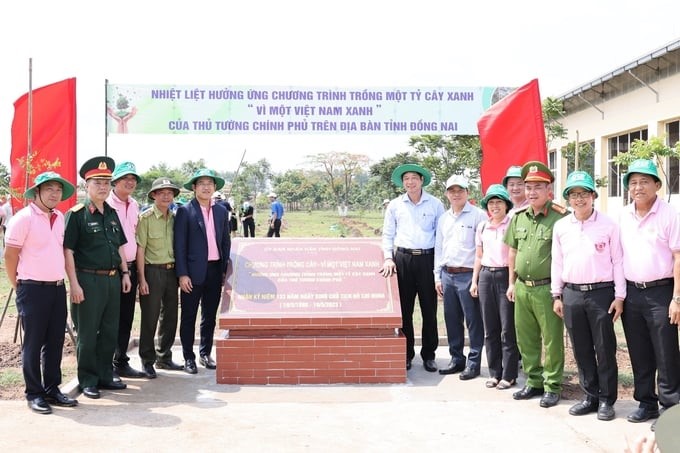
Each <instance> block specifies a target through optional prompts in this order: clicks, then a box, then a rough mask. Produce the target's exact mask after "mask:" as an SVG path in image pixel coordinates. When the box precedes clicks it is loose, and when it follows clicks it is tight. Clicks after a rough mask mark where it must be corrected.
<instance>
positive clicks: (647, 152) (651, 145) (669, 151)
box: [614, 137, 680, 201]
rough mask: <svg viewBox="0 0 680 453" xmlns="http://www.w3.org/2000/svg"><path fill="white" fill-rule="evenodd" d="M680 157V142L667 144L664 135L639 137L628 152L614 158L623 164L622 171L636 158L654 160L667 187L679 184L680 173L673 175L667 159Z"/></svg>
mask: <svg viewBox="0 0 680 453" xmlns="http://www.w3.org/2000/svg"><path fill="white" fill-rule="evenodd" d="M679 158H680V142H678V143H676V144H675V146H673V147H671V146H668V145H667V144H666V141H665V140H664V138H662V137H650V138H649V139H648V140H640V139H637V140H635V141H633V143H632V144H631V145H630V150H629V151H628V152H627V153H619V154H618V155H617V156H616V157H615V158H614V163H615V164H617V165H619V166H621V172H622V173H623V172H624V171H625V168H627V167H628V166H629V165H630V163H631V162H633V161H634V160H636V159H649V160H652V161H654V163H655V164H656V168H657V169H658V171H659V177H660V178H661V180H662V181H664V182H665V185H666V187H667V188H668V187H673V186H675V185H676V184H677V179H678V175H677V174H674V175H671V174H670V173H669V172H668V170H667V168H666V161H667V159H679ZM670 199H671V190H668V201H670Z"/></svg>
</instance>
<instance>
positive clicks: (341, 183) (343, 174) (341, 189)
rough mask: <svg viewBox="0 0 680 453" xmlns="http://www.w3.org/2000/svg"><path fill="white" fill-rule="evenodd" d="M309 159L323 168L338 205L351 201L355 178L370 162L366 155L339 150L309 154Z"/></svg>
mask: <svg viewBox="0 0 680 453" xmlns="http://www.w3.org/2000/svg"><path fill="white" fill-rule="evenodd" d="M307 159H308V162H309V163H311V164H312V165H313V166H314V167H315V168H320V169H321V170H323V172H324V175H325V180H326V183H327V185H328V188H329V192H330V193H331V194H332V195H333V197H334V199H335V203H336V204H338V205H340V204H343V203H348V202H349V199H350V198H351V195H350V193H351V191H352V189H353V187H354V178H355V177H356V176H357V175H358V174H359V173H361V172H362V171H364V170H365V167H366V166H367V165H368V162H369V158H368V156H366V155H363V154H351V153H347V152H339V151H332V152H330V153H319V154H314V155H309V156H307Z"/></svg>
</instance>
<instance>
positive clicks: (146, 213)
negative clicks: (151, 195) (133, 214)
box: [139, 208, 153, 219]
mask: <svg viewBox="0 0 680 453" xmlns="http://www.w3.org/2000/svg"><path fill="white" fill-rule="evenodd" d="M151 214H153V208H149V209H147V210H146V211H144V212H142V213H141V214H139V218H140V219H141V218H142V217H149V216H150V215H151Z"/></svg>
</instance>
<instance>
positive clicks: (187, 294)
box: [174, 168, 231, 374]
mask: <svg viewBox="0 0 680 453" xmlns="http://www.w3.org/2000/svg"><path fill="white" fill-rule="evenodd" d="M223 186H224V179H222V178H220V177H219V176H217V174H216V173H215V172H214V171H213V170H208V169H206V168H203V169H200V170H197V171H196V172H195V173H194V175H193V176H192V178H191V179H190V180H189V182H187V183H186V184H184V187H185V188H186V189H188V190H191V191H193V192H194V199H193V200H191V201H190V202H189V203H186V204H184V205H183V206H181V207H179V208H178V209H177V213H176V216H175V227H174V235H175V237H174V247H175V270H176V273H177V277H178V278H179V287H180V290H181V291H180V300H181V305H182V312H181V317H180V326H179V335H180V340H181V342H182V352H183V354H184V371H186V372H187V373H189V374H196V373H197V372H198V370H197V368H196V354H194V350H193V349H194V334H195V327H196V315H197V313H198V305H199V303H200V305H201V343H200V346H199V350H198V352H199V356H200V359H199V361H200V363H201V365H203V366H204V367H205V368H208V369H215V368H216V364H215V361H214V360H213V359H212V357H210V353H211V351H212V346H213V335H214V332H215V323H216V319H217V308H218V307H219V304H220V296H221V293H222V283H223V282H224V276H225V274H226V271H227V264H228V260H229V252H230V249H231V239H230V235H229V220H228V215H227V210H226V208H225V207H224V205H223V204H221V203H215V202H214V201H212V200H211V196H212V194H213V192H215V191H216V190H219V189H221V188H222V187H223Z"/></svg>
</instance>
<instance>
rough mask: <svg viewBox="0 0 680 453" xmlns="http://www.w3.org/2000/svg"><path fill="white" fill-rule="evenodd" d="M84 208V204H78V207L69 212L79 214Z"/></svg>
mask: <svg viewBox="0 0 680 453" xmlns="http://www.w3.org/2000/svg"><path fill="white" fill-rule="evenodd" d="M84 207H85V205H84V204H82V203H78V204H77V205H75V206H74V207H72V208H71V209H69V211H71V212H78V211H80V210H81V209H83V208H84Z"/></svg>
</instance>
